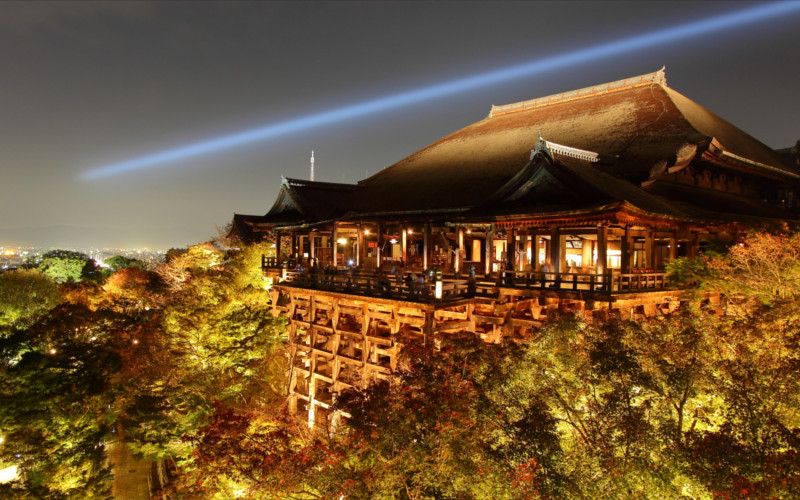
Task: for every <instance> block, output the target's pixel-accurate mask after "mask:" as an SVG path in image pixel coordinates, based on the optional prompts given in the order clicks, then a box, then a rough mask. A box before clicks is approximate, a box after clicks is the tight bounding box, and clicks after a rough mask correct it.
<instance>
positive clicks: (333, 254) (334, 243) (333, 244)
mask: <svg viewBox="0 0 800 500" xmlns="http://www.w3.org/2000/svg"><path fill="white" fill-rule="evenodd" d="M336 229H337V228H336V223H335V222H334V223H333V229H331V265H332V266H333V267H336V264H337V262H336V250H338V248H337V247H338V245H339V243H337V241H336V240H337V238H336Z"/></svg>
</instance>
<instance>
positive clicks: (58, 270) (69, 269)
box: [39, 250, 98, 283]
mask: <svg viewBox="0 0 800 500" xmlns="http://www.w3.org/2000/svg"><path fill="white" fill-rule="evenodd" d="M39 271H41V272H42V273H44V274H45V275H47V276H49V277H50V278H51V279H53V280H54V281H56V282H57V283H77V282H80V281H83V280H86V279H90V278H95V277H96V276H97V275H98V273H97V266H96V265H95V263H94V261H93V260H92V259H91V258H90V257H89V256H88V255H86V254H84V253H80V252H73V251H71V250H52V251H50V252H47V253H45V254H44V255H43V256H42V261H41V262H40V263H39Z"/></svg>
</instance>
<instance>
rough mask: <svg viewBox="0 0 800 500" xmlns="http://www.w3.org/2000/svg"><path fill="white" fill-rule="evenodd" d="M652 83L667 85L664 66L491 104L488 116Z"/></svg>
mask: <svg viewBox="0 0 800 500" xmlns="http://www.w3.org/2000/svg"><path fill="white" fill-rule="evenodd" d="M653 83H655V84H657V85H662V86H664V87H666V86H667V73H666V67H665V66H662V67H661V69H659V70H658V71H654V72H652V73H646V74H644V75H638V76H633V77H630V78H624V79H622V80H616V81H613V82H608V83H601V84H598V85H592V86H590V87H584V88H581V89H576V90H570V91H567V92H560V93H558V94H552V95H549V96H544V97H537V98H535V99H529V100H527V101H519V102H512V103H510V104H500V105H496V104H493V105H492V107H491V109H490V110H489V116H488V118H491V117H493V116H495V115H498V114H504V113H509V112H512V111H518V110H522V109H535V108H541V107H544V106H549V105H551V104H556V103H560V102H566V101H571V100H574V99H581V98H583V97H589V96H595V95H602V94H607V93H610V92H616V91H619V90H623V89H627V88H632V87H638V86H642V85H650V84H653Z"/></svg>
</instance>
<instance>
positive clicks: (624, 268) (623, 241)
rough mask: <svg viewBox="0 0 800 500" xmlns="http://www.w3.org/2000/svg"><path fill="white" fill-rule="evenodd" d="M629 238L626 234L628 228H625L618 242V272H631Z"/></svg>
mask: <svg viewBox="0 0 800 500" xmlns="http://www.w3.org/2000/svg"><path fill="white" fill-rule="evenodd" d="M630 247H631V245H630V236H629V234H628V226H625V232H624V233H622V237H621V238H620V240H619V250H620V251H619V253H620V257H619V259H620V263H619V267H620V271H621V272H623V273H629V272H631V254H630Z"/></svg>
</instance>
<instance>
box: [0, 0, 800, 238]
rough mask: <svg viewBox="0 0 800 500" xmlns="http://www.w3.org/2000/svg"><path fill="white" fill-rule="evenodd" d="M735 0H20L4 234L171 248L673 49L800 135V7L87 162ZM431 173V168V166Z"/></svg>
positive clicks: (2, 184) (655, 63) (698, 86)
mask: <svg viewBox="0 0 800 500" xmlns="http://www.w3.org/2000/svg"><path fill="white" fill-rule="evenodd" d="M748 5H752V4H748V3H739V2H732V3H725V2H719V1H714V2H708V3H700V2H691V3H681V2H674V1H673V2H639V3H634V2H621V3H611V2H591V3H581V2H564V3H558V4H556V3H513V2H493V3H428V2H411V3H334V2H325V3H310V2H309V3H286V4H283V3H219V4H217V3H211V2H191V3H190V2H186V3H158V4H156V3H121V2H111V3H99V2H97V3H95V2H93V3H67V2H57V3H50V4H48V3H44V2H35V3H20V4H14V3H3V4H2V5H0V60H2V62H3V69H2V72H0V245H3V244H37V245H47V246H51V245H52V246H63V247H89V246H150V247H160V248H168V247H170V246H182V245H185V244H187V243H193V242H197V241H200V240H203V239H206V238H208V237H209V236H211V235H213V234H214V233H215V232H216V230H215V227H216V226H221V225H223V224H225V223H226V222H228V221H229V220H230V218H231V215H232V213H233V212H239V213H254V214H263V213H265V212H266V211H267V210H268V209H269V207H270V206H271V204H272V202H273V200H274V197H275V194H276V193H277V190H278V187H279V182H280V176H281V175H282V174H283V175H286V176H289V177H300V178H306V177H307V176H308V157H309V154H310V151H311V149H314V150H315V151H316V159H317V162H316V166H317V180H327V181H335V182H342V181H345V182H354V181H356V180H358V179H361V178H363V177H364V176H365V175H367V174H369V175H371V174H374V173H375V172H376V171H378V170H379V169H381V168H383V167H386V166H388V165H390V164H392V163H393V162H395V161H397V160H399V159H401V158H402V157H404V156H406V155H408V154H410V153H412V152H413V151H415V150H417V149H419V148H420V147H422V146H424V145H426V144H429V143H431V142H433V141H435V140H436V139H438V138H439V137H441V136H442V135H444V134H446V133H449V132H451V131H453V130H456V129H458V128H460V127H462V126H464V125H467V124H468V123H471V122H473V121H476V120H479V119H481V118H482V117H484V116H485V115H486V114H487V113H488V110H489V107H490V105H491V104H502V103H508V102H514V101H519V100H524V99H530V98H533V97H539V96H543V95H547V94H551V93H556V92H561V91H566V90H571V89H575V88H580V87H583V86H587V85H592V84H597V83H603V82H607V81H612V80H617V79H620V78H625V77H629V76H633V75H637V74H641V73H647V72H651V71H654V70H657V69H658V68H660V67H661V66H662V65H666V67H667V80H668V82H669V85H670V86H671V87H673V88H675V89H677V90H678V91H679V92H681V93H683V94H685V95H687V96H688V97H690V98H692V99H693V100H695V101H697V102H699V103H701V104H703V105H705V106H706V107H708V108H710V109H711V110H713V111H714V112H716V113H717V114H719V115H721V116H723V117H724V118H726V119H727V120H729V121H731V122H732V123H734V124H735V125H737V126H739V127H740V128H742V129H744V130H745V131H747V132H749V133H751V134H752V135H753V136H755V137H756V138H758V139H760V140H762V141H763V142H765V143H766V144H768V145H769V146H772V147H788V146H792V145H793V144H794V143H795V142H796V141H797V140H798V139H800V120H798V117H799V116H800V94H799V93H798V89H800V85H798V82H800V15H793V16H785V17H783V18H779V19H772V20H768V21H766V22H761V23H758V24H752V25H749V26H746V27H744V28H740V29H736V30H730V31H725V32H718V33H713V34H710V35H707V36H702V37H697V38H692V39H689V40H685V41H682V42H678V43H672V44H669V45H667V46H663V47H660V48H658V49H647V50H644V51H640V52H635V53H630V54H627V55H625V56H622V57H618V58H612V59H603V60H598V61H595V62H592V63H590V64H584V65H581V66H574V67H570V68H568V69H566V70H561V71H558V72H555V73H549V74H546V75H542V76H537V77H532V78H523V79H519V80H515V81H511V82H507V83H504V84H499V85H495V86H491V87H486V88H482V89H480V90H477V91H472V92H466V93H463V94H458V95H453V96H450V97H447V98H440V99H437V100H436V101H433V102H426V103H422V104H418V105H414V106H408V107H405V108H403V109H402V110H399V111H397V110H395V111H391V112H385V113H379V114H376V115H370V116H366V117H362V118H358V119H354V120H351V121H348V122H344V123H339V124H336V125H333V126H327V127H321V128H316V129H312V130H308V131H304V132H300V133H296V134H292V135H288V136H284V137H282V138H280V139H277V140H275V141H266V142H261V143H256V144H251V145H248V146H244V147H241V148H237V149H233V150H229V151H226V152H221V153H218V154H211V155H207V156H204V157H202V158H194V159H190V160H186V161H181V162H176V163H170V164H167V165H164V166H162V167H160V168H157V169H151V170H144V171H141V172H137V173H128V174H123V175H119V176H116V177H111V178H106V179H98V180H92V181H90V180H85V179H82V178H81V177H80V175H81V173H82V172H85V171H86V170H88V169H91V168H94V167H99V166H103V165H106V164H109V163H115V162H118V161H123V160H127V159H130V158H132V157H136V156H139V155H142V154H147V153H151V152H154V151H157V150H159V149H164V148H169V147H173V146H178V145H181V144H184V143H187V142H193V141H197V140H200V139H204V138H211V137H214V136H217V135H221V134H225V133H230V132H235V131H238V130H244V129H247V128H249V127H254V126H259V125H263V124H267V123H271V122H277V121H281V120H285V119H290V118H293V117H296V116H299V115H305V114H310V113H314V112H317V111H321V110H327V109H330V108H335V107H337V106H341V105H345V104H351V103H356V102H359V101H362V100H365V99H371V98H376V97H381V96H384V95H387V94H391V93H395V92H402V91H405V90H410V89H414V88H418V87H422V86H425V85H429V84H433V83H438V82H441V81H445V80H448V79H452V78H458V77H463V76H468V75H470V74H472V73H476V72H482V71H487V70H491V69H494V68H499V67H503V66H506V65H511V64H515V63H520V62H524V61H528V60H534V59H536V58H539V57H543V56H548V55H552V54H557V53H562V52H567V51H569V50H571V49H576V48H582V47H585V46H587V45H592V44H597V43H601V42H605V41H611V40H614V39H617V38H620V37H625V36H630V35H634V34H638V33H642V32H646V31H648V30H651V29H657V28H662V27H666V26H669V25H672V24H678V23H682V22H689V21H692V20H695V19H697V18H700V17H704V16H711V15H714V14H715V13H723V12H727V11H730V10H734V9H740V8H743V7H747V6H748ZM421 181H424V180H421Z"/></svg>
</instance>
